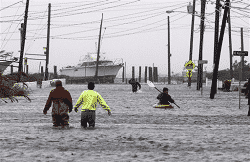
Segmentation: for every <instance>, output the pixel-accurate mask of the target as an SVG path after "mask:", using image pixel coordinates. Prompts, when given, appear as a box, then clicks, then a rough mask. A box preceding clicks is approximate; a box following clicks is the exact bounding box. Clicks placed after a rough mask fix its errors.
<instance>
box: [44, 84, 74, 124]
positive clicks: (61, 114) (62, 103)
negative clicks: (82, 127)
mask: <svg viewBox="0 0 250 162" xmlns="http://www.w3.org/2000/svg"><path fill="white" fill-rule="evenodd" d="M52 102H53V107H52V120H53V127H59V126H61V127H62V128H69V115H68V112H69V113H70V112H71V111H72V108H73V104H72V98H71V95H70V93H69V92H68V91H67V90H66V89H64V88H63V87H62V82H61V81H60V80H57V81H56V88H55V89H53V90H52V91H50V94H49V97H48V100H47V102H46V105H45V107H44V110H43V113H44V115H46V114H47V111H48V110H49V108H50V107H51V104H52Z"/></svg>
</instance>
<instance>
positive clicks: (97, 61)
mask: <svg viewBox="0 0 250 162" xmlns="http://www.w3.org/2000/svg"><path fill="white" fill-rule="evenodd" d="M102 21H103V13H102V20H101V25H100V31H99V40H98V50H97V59H96V71H95V80H96V81H98V78H97V76H98V63H99V57H100V42H101V34H102Z"/></svg>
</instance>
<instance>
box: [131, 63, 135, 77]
mask: <svg viewBox="0 0 250 162" xmlns="http://www.w3.org/2000/svg"><path fill="white" fill-rule="evenodd" d="M132 78H133V79H135V67H134V66H132Z"/></svg>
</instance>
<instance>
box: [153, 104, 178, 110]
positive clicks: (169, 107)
mask: <svg viewBox="0 0 250 162" xmlns="http://www.w3.org/2000/svg"><path fill="white" fill-rule="evenodd" d="M153 107H154V108H161V109H172V108H174V107H173V106H172V105H158V104H154V105H153Z"/></svg>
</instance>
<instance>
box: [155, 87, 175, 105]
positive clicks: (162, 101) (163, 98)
mask: <svg viewBox="0 0 250 162" xmlns="http://www.w3.org/2000/svg"><path fill="white" fill-rule="evenodd" d="M157 99H158V100H159V105H169V104H170V103H169V102H171V103H174V100H173V99H172V98H171V96H170V95H169V94H168V88H166V87H164V88H163V93H161V94H159V95H158V96H157Z"/></svg>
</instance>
